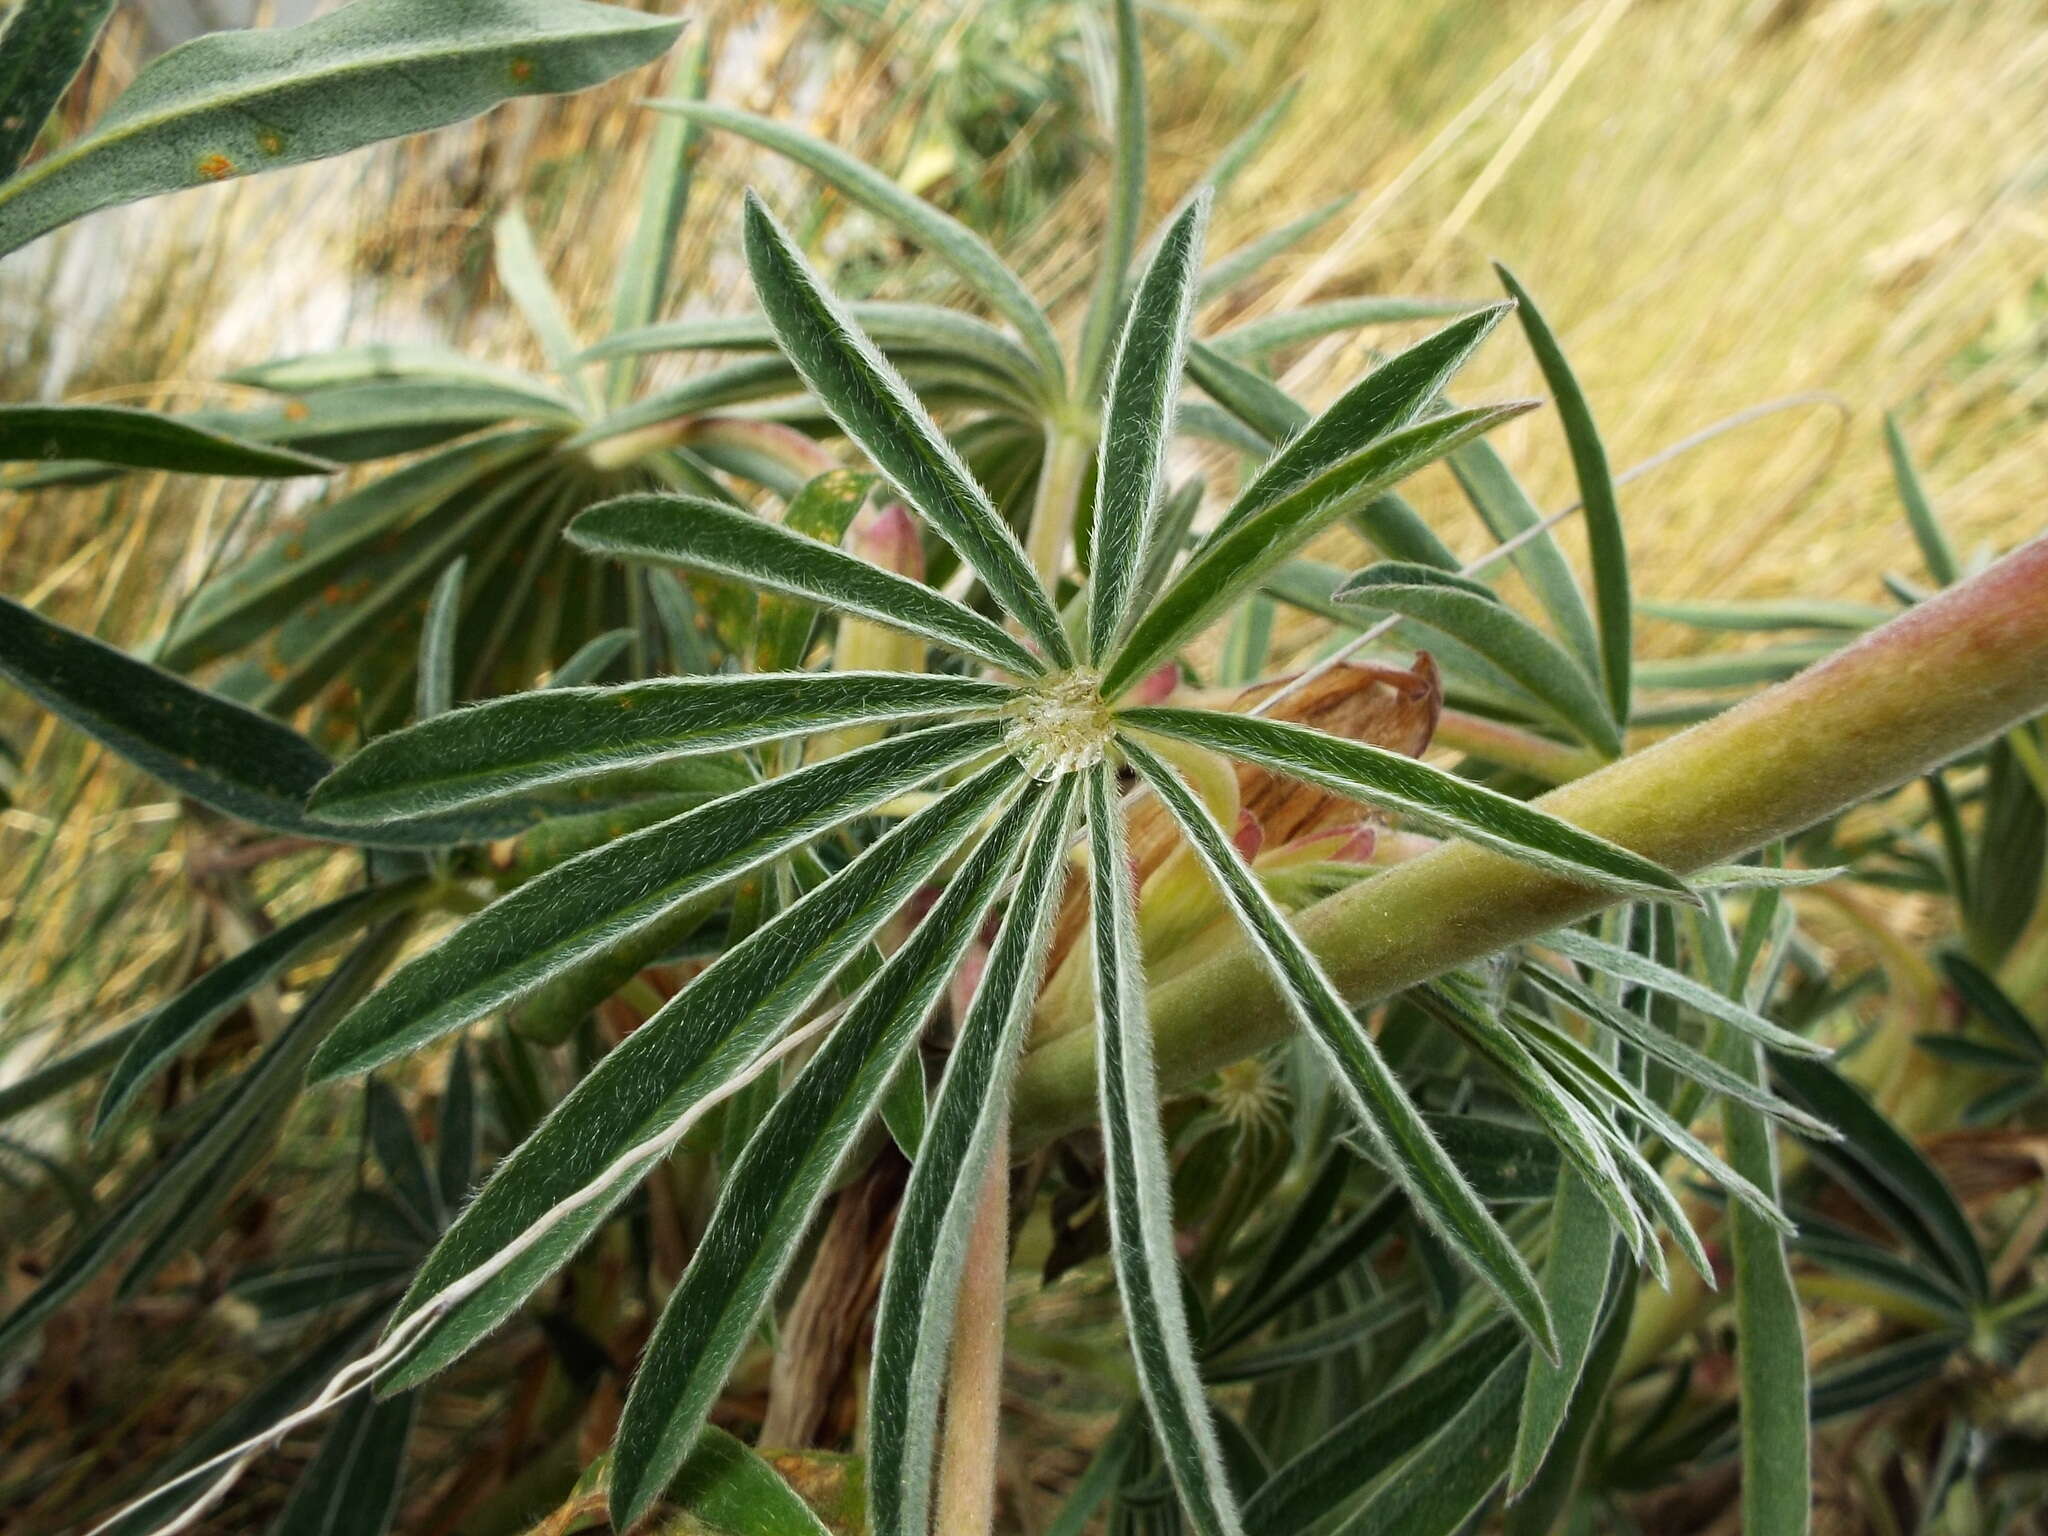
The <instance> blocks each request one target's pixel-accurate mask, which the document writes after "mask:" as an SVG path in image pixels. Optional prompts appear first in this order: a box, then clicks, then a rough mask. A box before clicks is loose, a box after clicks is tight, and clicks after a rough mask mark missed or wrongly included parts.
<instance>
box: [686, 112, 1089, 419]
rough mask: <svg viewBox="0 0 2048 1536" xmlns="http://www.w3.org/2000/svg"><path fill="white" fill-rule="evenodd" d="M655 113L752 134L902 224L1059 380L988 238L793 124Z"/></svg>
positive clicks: (1040, 332) (1048, 331) (1053, 350)
mask: <svg viewBox="0 0 2048 1536" xmlns="http://www.w3.org/2000/svg"><path fill="white" fill-rule="evenodd" d="M653 105H654V106H655V108H656V109H657V110H658V111H662V112H673V113H675V114H676V115H678V116H680V117H685V118H688V119H690V120H691V121H693V122H699V123H705V124H708V125H709V126H711V127H713V128H723V129H724V130H725V131H726V132H728V133H737V134H739V135H741V136H742V137H744V138H749V139H752V140H753V141H754V142H755V143H757V144H760V145H762V146H764V147H765V148H768V149H772V150H774V151H775V152H776V153H777V154H780V155H786V156H788V157H789V158H790V159H792V160H794V161H796V162H797V164H799V165H801V166H804V167H805V168H806V169H808V170H810V171H811V172H813V173H814V174H816V175H817V176H820V177H822V178H823V179H824V180H825V181H827V182H829V183H831V184H832V185H833V186H834V187H836V188H838V189H839V190H840V191H841V192H842V193H844V194H845V195H846V196H847V197H849V198H851V199H852V200H853V201H854V202H856V203H858V204H860V205H861V206H862V207H863V208H866V209H867V210H868V211H869V212H871V213H874V214H877V215H879V216H880V217H881V218H883V219H886V220H887V221H889V222H890V223H892V224H895V225H896V226H897V227H899V228H900V229H902V230H903V231H904V233H906V234H908V235H909V236H911V238H913V239H914V240H916V241H917V242H918V243H919V244H920V245H925V246H929V247H930V248H931V249H932V251H933V252H934V253H936V254H937V255H938V256H939V257H940V259H941V260H943V261H944V262H945V263H946V264H947V265H948V266H950V267H951V268H952V269H953V270H954V271H955V272H957V273H959V274H960V276H961V277H962V278H963V279H965V281H966V282H967V285H968V286H969V287H971V288H973V289H974V290H975V292H977V293H979V294H980V295H981V296H982V297H983V298H985V299H987V300H988V301H989V303H990V304H992V305H993V306H994V307H995V309H996V311H997V312H998V313H999V314H1001V315H1002V316H1003V318H1004V319H1006V320H1008V321H1009V322H1010V323H1011V324H1012V325H1014V326H1016V327H1017V333H1018V335H1020V336H1022V337H1023V338H1024V345H1025V346H1026V347H1028V348H1029V349H1030V350H1031V355H1032V356H1033V357H1034V358H1035V359H1037V362H1038V367H1039V368H1040V370H1042V371H1043V373H1044V374H1045V376H1046V377H1047V378H1049V379H1051V380H1052V381H1053V382H1054V383H1056V384H1060V383H1062V382H1063V380H1064V377H1065V371H1066V370H1065V368H1064V366H1063V365H1062V363H1061V362H1060V349H1059V344H1058V343H1057V342H1056V341H1054V340H1053V334H1052V327H1051V326H1050V325H1049V324H1048V323H1047V322H1046V318H1045V312H1044V311H1043V310H1042V309H1040V308H1039V307H1038V303H1037V301H1036V300H1035V299H1033V298H1032V297H1031V295H1030V294H1029V293H1028V292H1026V291H1025V288H1024V285H1023V284H1022V283H1020V282H1019V281H1018V280H1017V277H1016V274H1015V273H1013V272H1011V271H1010V269H1009V268H1008V267H1006V266H1004V265H1003V263H1002V261H1001V259H1000V258H999V257H998V256H997V255H996V253H995V252H994V251H993V250H991V249H989V245H988V242H987V241H985V240H983V239H982V238H981V236H979V235H977V234H975V233H974V232H973V231H972V230H970V229H969V228H967V226H966V225H964V224H962V223H960V222H959V220H957V219H955V218H953V217H951V216H950V215H948V214H945V213H941V212H940V211H939V210H938V209H936V208H934V207H933V206H932V205H931V204H930V203H927V202H925V201H923V200H922V199H921V198H916V197H913V196H911V195H910V194H909V193H908V192H905V191H904V190H903V189H902V188H901V187H899V186H898V185H897V184H896V183H895V182H894V181H891V180H890V179H889V178H888V177H887V176H884V175H882V174H881V173H880V172H878V171H876V170H874V169H873V168H872V167H870V166H868V165H865V164H863V163H862V162H861V161H859V160H856V159H854V157H853V156H851V155H849V154H847V153H846V152H845V151H844V150H841V149H837V148H835V147H834V146H832V145H830V144H827V143H825V142H823V141H822V140H820V139H815V138H812V137H811V136H810V135H809V134H806V133H799V132H797V131H796V130H795V129H793V128H788V127H785V126H784V125H783V124H781V123H778V122H775V121H773V120H772V119H769V118H765V117H758V116H756V115H755V114H753V113H751V112H741V111H737V110H735V109H734V108H731V107H722V106H719V105H717V104H716V103H713V102H708V101H660V102H655V103H653Z"/></svg>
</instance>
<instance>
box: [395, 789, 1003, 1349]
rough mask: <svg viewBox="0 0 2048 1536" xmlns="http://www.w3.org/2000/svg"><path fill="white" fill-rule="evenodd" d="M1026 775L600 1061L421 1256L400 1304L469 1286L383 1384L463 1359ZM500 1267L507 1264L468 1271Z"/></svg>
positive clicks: (850, 872) (871, 867)
mask: <svg viewBox="0 0 2048 1536" xmlns="http://www.w3.org/2000/svg"><path fill="white" fill-rule="evenodd" d="M869 750H870V751H872V750H873V749H869ZM860 755H861V754H850V755H849V757H847V758H836V759H833V761H834V762H845V761H849V760H851V758H852V757H857V756H860ZM1020 776H1021V770H1019V769H1018V768H1017V766H1016V764H1015V763H1014V762H1012V761H1010V760H1007V759H1005V760H1003V761H1001V762H998V763H996V764H995V765H993V766H992V767H990V768H987V769H985V770H983V771H982V772H981V773H979V774H978V775H976V776H975V777H974V778H973V779H970V780H969V781H968V782H966V783H965V784H962V785H961V786H960V787H959V788H958V789H955V790H953V791H951V792H950V793H948V794H947V795H945V796H944V797H943V798H941V799H940V800H938V801H937V802H935V803H934V804H933V805H931V806H929V807H927V808H926V809H925V810H923V811H920V812H919V813H917V814H916V815H915V816H912V817H910V818H909V819H908V820H906V821H903V822H901V823H899V824H898V825H897V826H896V827H894V828H893V829H891V830H890V831H889V832H887V833H885V834H884V835H883V836H882V837H880V838H878V839H876V841H875V842H873V843H872V844H870V845H869V846H868V848H867V849H866V850H865V851H864V852H863V853H862V854H861V855H860V857H858V858H857V859H855V860H854V861H853V862H852V863H850V864H848V865H847V866H846V867H845V868H844V869H842V870H840V871H839V872H838V873H836V874H835V875H833V877H832V878H831V879H829V880H827V881H825V882H824V883H823V884H822V885H819V886H818V887H817V888H816V889H814V890H812V891H810V892H808V893H807V894H805V895H804V896H803V897H802V898H800V899H799V900H798V901H796V902H794V903H793V904H791V905H790V906H789V907H787V908H786V909H784V910H783V911H782V912H781V913H780V914H778V915H777V916H776V917H775V918H774V919H773V920H772V921H771V922H769V923H767V924H765V925H764V926H762V927H761V928H758V929H756V930H755V931H754V932H753V933H751V934H750V935H748V937H747V938H746V939H744V940H742V941H741V942H740V943H739V944H736V945H734V946H733V947H732V948H731V949H728V950H727V951H725V953H724V954H722V955H720V956H719V958H718V960H717V961H716V962H714V963H713V964H712V965H711V966H710V967H709V968H707V969H706V970H705V971H703V972H702V973H701V974H700V975H699V976H698V977H697V978H696V979H695V980H694V981H692V982H691V983H690V985H689V986H687V987H685V988H684V989H683V990H682V991H681V992H679V993H677V994H676V996H675V997H674V998H672V999H670V1001H669V1003H668V1004H667V1006H666V1007H664V1008H662V1009H661V1011H660V1012H658V1013H657V1014H656V1015H655V1016H654V1017H653V1018H652V1019H650V1020H648V1021H647V1022H646V1023H645V1024H643V1025H642V1026H641V1027H640V1028H639V1029H637V1030H635V1031H634V1032H633V1033H632V1034H631V1035H630V1036H629V1037H627V1039H626V1040H625V1042H624V1043H623V1044H621V1045H620V1046H619V1047H618V1048H617V1049H615V1050H613V1051H612V1052H611V1053H610V1054H609V1055H607V1056H606V1057H605V1058H604V1059H603V1060H602V1061H600V1062H599V1063H598V1064H597V1066H596V1067H595V1068H593V1069H592V1070H591V1071H590V1072H589V1073H588V1074H587V1075H586V1076H585V1077H584V1078H583V1080H582V1081H581V1082H580V1083H578V1084H577V1086H576V1088H575V1090H574V1091H573V1092H571V1093H570V1094H569V1096H568V1097H567V1098H565V1099H564V1100H562V1102H561V1103H560V1104H559V1105H558V1106H557V1107H556V1108H555V1110H554V1112H553V1113H552V1114H550V1115H549V1116H548V1118H547V1119H546V1120H545V1121H544V1122H543V1123H542V1124H541V1126H540V1127H539V1129H537V1130H536V1131H535V1132H534V1133H533V1134H532V1135H531V1136H529V1137H528V1138H527V1139H526V1140H525V1141H524V1142H523V1143H521V1144H520V1146H519V1147H518V1149H517V1150H515V1151H514V1152H513V1153H512V1154H511V1156H509V1157H507V1158H506V1159H505V1160H504V1161H503V1162H502V1163H500V1164H499V1165H498V1167H497V1168H496V1169H495V1170H494V1171H493V1172H492V1174H491V1177H490V1179H489V1180H488V1181H487V1182H486V1183H485V1185H484V1187H483V1189H482V1190H481V1191H480V1192H479V1193H478V1194H477V1197H476V1198H475V1199H474V1200H473V1201H471V1202H470V1204H469V1206H468V1208H467V1209H465V1210H464V1211H463V1213H462V1215H461V1216H460V1217H458V1218H457V1220H456V1222H455V1225H454V1226H453V1227H451V1228H450V1229H449V1231H448V1235H447V1236H446V1237H445V1238H443V1239H442V1241H441V1244H440V1246H439V1247H437V1248H436V1249H435V1250H434V1251H433V1253H431V1254H429V1255H428V1256H427V1261H426V1263H425V1264H424V1265H422V1266H421V1269H420V1273H419V1276H418V1278H417V1279H415V1281H414V1282H413V1286H412V1290H411V1291H410V1292H409V1293H408V1296H407V1299H406V1301H405V1303H404V1304H403V1309H402V1310H403V1313H410V1312H413V1311H417V1310H418V1309H419V1308H421V1307H423V1306H425V1305H427V1304H429V1303H430V1302H432V1301H433V1300H434V1298H436V1297H437V1296H439V1295H440V1294H441V1293H442V1292H443V1291H445V1290H447V1289H448V1288H449V1287H451V1286H454V1285H456V1284H457V1283H458V1282H463V1283H465V1284H466V1285H468V1286H470V1287H473V1288H474V1289H473V1290H472V1291H471V1293H470V1294H467V1295H465V1296H464V1297H463V1299H461V1300H459V1301H456V1302H455V1303H454V1304H453V1305H452V1306H448V1307H447V1313H446V1316H445V1317H443V1318H442V1319H441V1321H440V1322H438V1323H436V1324H434V1325H432V1328H431V1331H430V1332H429V1333H428V1334H427V1335H426V1337H425V1338H424V1340H423V1341H422V1342H421V1343H420V1344H419V1345H417V1346H416V1347H415V1348H414V1349H413V1350H412V1352H411V1353H410V1354H409V1355H408V1356H407V1357H406V1359H405V1360H404V1361H403V1363H402V1364H401V1365H400V1366H399V1367H398V1368H397V1370H396V1371H395V1372H394V1373H393V1375H392V1377H391V1378H390V1379H389V1380H388V1381H387V1382H386V1386H387V1388H389V1389H392V1390H396V1389H401V1388H404V1387H407V1386H411V1385H414V1384H416V1383H418V1382H420V1381H423V1380H425V1379H426V1378H427V1377H428V1376H430V1375H432V1374H433V1373H434V1372H436V1371H438V1370H440V1369H441V1368H442V1367H443V1366H445V1365H447V1364H448V1363H449V1362H450V1361H452V1360H454V1359H456V1358H457V1357H459V1356H460V1355H461V1354H463V1353H464V1352H465V1351H466V1350H467V1349H469V1348H470V1346H472V1345H473V1344H475V1343H476V1342H477V1340H479V1339H481V1338H482V1337H483V1336H484V1335H485V1334H487V1333H489V1332H490V1331H491V1330H492V1329H493V1328H495V1327H497V1325H498V1324H499V1323H501V1322H502V1321H504V1319H505V1318H506V1317H507V1316H508V1315H509V1314H510V1313H511V1312H513V1311H514V1310H515V1309H516V1308H517V1307H518V1306H519V1304H520V1302H521V1301H523V1300H524V1299H525V1297H526V1296H527V1295H528V1294H529V1293H530V1292H531V1291H532V1290H533V1289H534V1287H536V1286H537V1285H539V1284H540V1283H541V1282H542V1281H543V1280H545V1279H546V1278H547V1277H548V1276H549V1275H550V1274H552V1273H553V1272H554V1271H555V1270H556V1269H557V1268H558V1267H559V1266H560V1265H562V1264H564V1263H566V1262H567V1261H568V1260H569V1259H570V1258H571V1257H572V1256H573V1255H574V1254H575V1253H576V1251H577V1250H578V1249H579V1248H581V1247H582V1245H583V1243H584V1242H585V1240H586V1239H587V1238H588V1237H589V1236H590V1234H591V1233H592V1232H593V1231H595V1230H596V1229H597V1228H598V1226H600V1225H601V1224H602V1223H603V1221H604V1219H605V1218H606V1216H608V1215H609V1214H610V1212H611V1210H612V1209H613V1208H614V1207H615V1206H616V1205H617V1204H618V1202H619V1201H621V1200H623V1199H624V1198H625V1197H626V1195H627V1194H629V1193H630V1192H631V1191H632V1189H633V1187H634V1186H635V1185H636V1184H638V1183H639V1181H640V1180H641V1179H642V1178H643V1177H644V1176H645V1175H646V1173H647V1171H648V1169H649V1168H651V1167H652V1166H653V1165H654V1164H655V1163H656V1162H658V1161H660V1160H661V1159H662V1158H663V1157H666V1156H667V1155H668V1152H669V1144H668V1141H667V1138H668V1137H670V1136H672V1135H674V1134H679V1133H680V1131H681V1130H682V1129H683V1128H685V1127H686V1126H687V1125H688V1124H689V1123H690V1119H689V1117H692V1116H694V1115H695V1114H697V1113H700V1112H701V1111H702V1110H703V1109H704V1108H706V1107H708V1106H709V1105H710V1104H711V1103H715V1102H717V1099H718V1097H719V1096H720V1095H721V1093H723V1092H726V1091H729V1090H730V1089H731V1088H732V1086H733V1085H734V1083H735V1082H736V1081H739V1080H740V1079H741V1078H742V1076H743V1074H745V1072H746V1070H747V1069H748V1068H749V1067H750V1065H752V1064H755V1063H757V1062H758V1061H759V1060H760V1059H761V1057H762V1054H763V1052H765V1051H766V1050H767V1049H768V1048H769V1046H770V1045H771V1044H772V1043H773V1042H774V1041H775V1039H776V1038H777V1036H779V1035H780V1034H781V1033H782V1031H783V1029H784V1028H785V1027H786V1026H787V1025H788V1024H789V1022H790V1021H791V1020H793V1019H794V1018H796V1017H797V1015H798V1014H799V1013H801V1012H802V1011H803V1010H804V1009H805V1008H806V1007H808V1006H809V1005H810V1004H811V1003H812V1002H813V1001H814V1000H815V999H816V998H817V996H818V994H819V993H820V991H821V990H822V989H823V988H824V986H825V985H826V983H827V982H828V981H830V980H831V978H832V977H833V975H834V974H835V973H836V972H838V971H839V970H840V968H841V967H842V966H844V965H845V964H846V963H847V961H848V960H849V959H851V958H852V957H853V956H854V955H855V954H856V953H857V952H858V951H859V950H861V949H862V947H863V946H865V945H866V944H867V943H868V942H869V941H870V940H871V939H872V938H873V936H874V934H875V932H876V930H877V929H878V928H880V927H881V925H882V924H883V923H884V922H886V921H887V920H888V919H889V917H890V916H891V915H892V914H894V913H895V912H896V910H897V909H898V908H899V907H900V906H901V905H902V904H903V902H904V901H905V900H907V899H908V898H909V896H910V894H911V893H912V892H913V891H914V890H916V888H917V887H918V886H919V885H921V884H922V883H924V881H926V880H927V879H929V878H930V876H931V873H932V871H933V870H934V869H936V868H937V867H938V865H939V864H940V863H941V862H942V861H943V860H944V859H945V858H947V857H948V856H949V855H950V854H951V853H952V852H953V851H954V850H955V849H956V848H958V847H959V846H960V844H961V843H962V842H963V841H965V840H966V838H967V837H968V836H969V834H970V833H971V831H972V829H973V828H974V826H975V825H976V823H977V822H979V821H980V820H981V818H982V817H983V816H984V815H985V814H986V813H987V811H988V810H989V808H990V807H991V806H992V805H993V804H995V803H996V802H997V801H998V800H999V799H1001V798H1002V797H1003V795H1004V794H1005V793H1007V792H1008V790H1009V789H1010V788H1011V787H1012V786H1013V785H1014V784H1015V783H1016V782H1017V780H1018V778H1019V777H1020ZM792 777H795V776H794V775H793V776H792ZM781 782H789V781H788V780H784V781H781ZM494 1264H495V1265H499V1266H502V1268H499V1269H497V1270H496V1271H495V1272H491V1273H489V1274H488V1278H485V1279H483V1280H481V1281H479V1280H475V1279H470V1280H468V1281H466V1282H465V1277H470V1276H473V1275H475V1274H477V1273H479V1272H482V1271H484V1268H485V1266H490V1265H494ZM437 1305H445V1304H441V1303H437Z"/></svg>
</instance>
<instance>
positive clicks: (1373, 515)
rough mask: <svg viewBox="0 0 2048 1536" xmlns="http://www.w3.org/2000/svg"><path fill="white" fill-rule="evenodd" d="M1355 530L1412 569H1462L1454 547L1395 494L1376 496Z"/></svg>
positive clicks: (1358, 515) (1355, 518)
mask: <svg viewBox="0 0 2048 1536" xmlns="http://www.w3.org/2000/svg"><path fill="white" fill-rule="evenodd" d="M1467 446H1468V447H1469V446H1471V445H1469V444H1468V445H1467ZM1463 451H1464V449H1460V450H1459V452H1461V453H1462V452H1463ZM1351 526H1352V527H1353V528H1356V529H1357V530H1358V534H1359V537H1361V538H1363V539H1364V540H1365V541H1366V542H1367V543H1369V544H1371V545H1372V546H1373V548H1375V549H1377V550H1378V551H1379V552H1380V553H1381V554H1383V555H1385V556H1386V557H1387V558H1388V559H1389V560H1405V561H1407V562H1408V563H1409V564H1410V565H1426V566H1431V567H1433V568H1435V569H1436V570H1439V571H1456V570H1458V569H1459V568H1460V561H1459V559H1458V557H1457V555H1456V554H1455V553H1453V552H1452V550H1451V547H1450V546H1449V545H1448V544H1446V543H1444V541H1443V540H1442V539H1440V538H1438V537H1437V536H1436V532H1435V530H1433V529H1432V528H1431V527H1430V526H1429V524H1428V523H1426V522H1424V521H1423V520H1422V516H1421V514H1420V513H1418V512H1417V511H1416V510H1415V508H1413V507H1412V506H1410V505H1409V504H1408V503H1407V501H1405V500H1404V499H1403V498H1402V497H1401V496H1399V495H1397V494H1396V493H1395V492H1393V491H1388V492H1386V493H1385V494H1384V495H1381V496H1375V497H1374V498H1373V499H1372V500H1371V501H1369V502H1367V503H1366V504H1365V505H1364V506H1362V507H1360V508H1359V509H1358V510H1357V511H1355V512H1353V513H1352V514H1351Z"/></svg>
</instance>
